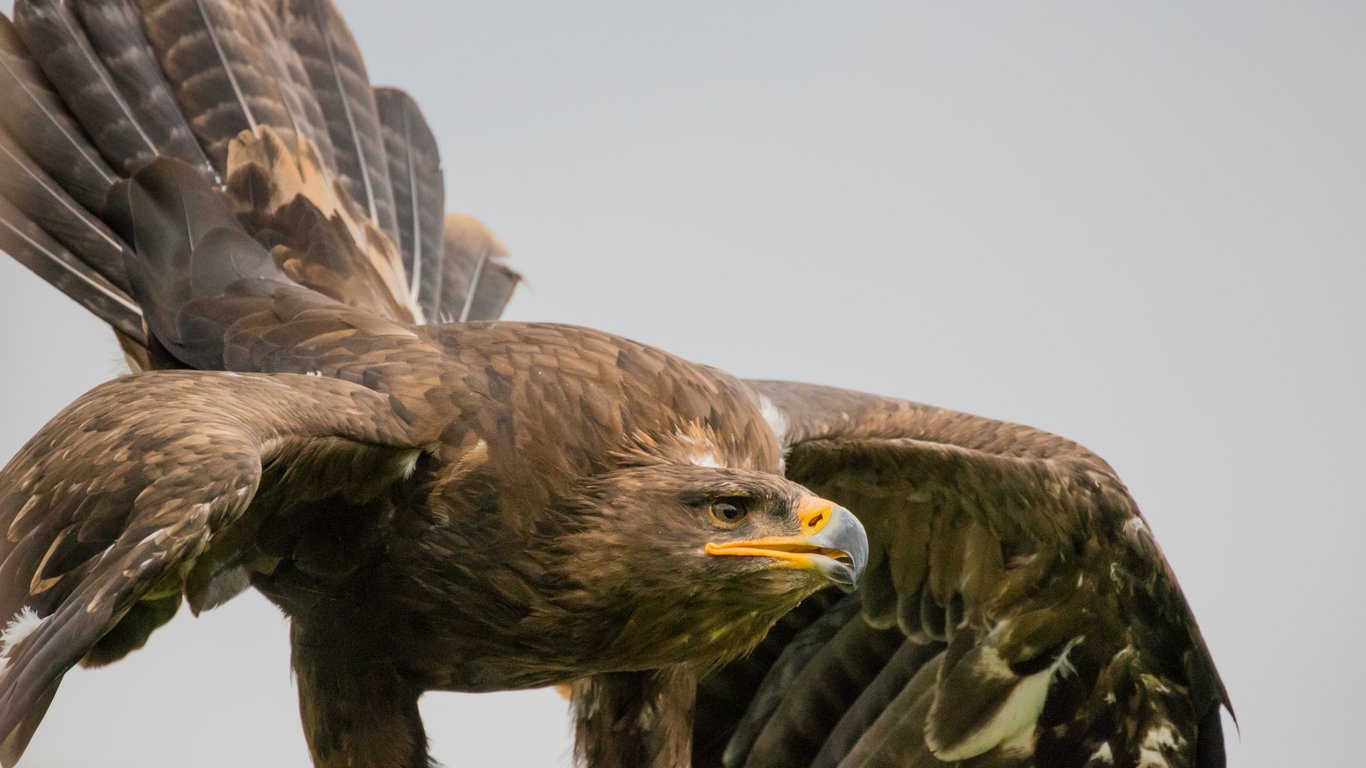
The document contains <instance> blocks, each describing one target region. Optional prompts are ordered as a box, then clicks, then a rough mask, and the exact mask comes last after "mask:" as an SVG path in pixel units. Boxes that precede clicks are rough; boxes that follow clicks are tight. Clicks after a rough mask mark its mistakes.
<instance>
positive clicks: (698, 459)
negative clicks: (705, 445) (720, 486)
mask: <svg viewBox="0 0 1366 768" xmlns="http://www.w3.org/2000/svg"><path fill="white" fill-rule="evenodd" d="M688 460H689V461H691V462H692V463H693V464H696V465H697V466H699V467H719V466H722V464H721V462H720V461H719V460H718V459H717V458H716V454H714V453H711V452H710V451H708V452H707V453H697V454H693V455H692V456H690V457H688Z"/></svg>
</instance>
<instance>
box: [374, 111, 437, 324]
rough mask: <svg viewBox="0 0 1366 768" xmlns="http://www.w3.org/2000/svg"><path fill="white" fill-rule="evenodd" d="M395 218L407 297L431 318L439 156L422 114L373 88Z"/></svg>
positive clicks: (433, 312) (434, 295)
mask: <svg viewBox="0 0 1366 768" xmlns="http://www.w3.org/2000/svg"><path fill="white" fill-rule="evenodd" d="M375 103H376V104H377V105H378V107H379V119H380V123H381V124H382V126H383V129H384V148H385V151H386V152H387V153H388V155H389V177H390V179H391V181H392V182H393V189H394V205H395V208H396V213H397V218H398V234H399V243H398V244H399V249H400V251H401V252H402V253H403V268H404V269H405V270H406V271H407V273H408V282H409V289H410V295H411V296H412V298H413V299H414V300H415V301H417V303H418V305H419V306H421V307H422V312H423V314H425V315H426V316H427V317H436V316H437V313H438V310H439V307H438V306H437V300H438V298H439V295H440V288H441V261H442V242H441V239H442V238H441V229H442V226H443V224H442V216H443V215H444V210H443V208H444V206H445V200H446V182H445V175H444V174H443V173H442V170H441V154H440V151H439V150H438V149H437V146H436V137H435V136H433V135H432V131H431V128H429V127H427V121H426V120H424V119H423V118H422V111H421V110H419V109H418V107H417V104H416V103H415V102H414V101H413V99H412V97H411V96H409V95H408V94H406V93H404V92H403V91H400V90H398V89H396V88H376V89H375Z"/></svg>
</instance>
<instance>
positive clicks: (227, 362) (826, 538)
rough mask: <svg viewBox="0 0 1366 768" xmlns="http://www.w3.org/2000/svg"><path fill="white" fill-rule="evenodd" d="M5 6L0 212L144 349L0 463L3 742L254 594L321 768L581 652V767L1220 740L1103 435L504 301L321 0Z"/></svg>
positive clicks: (404, 745) (51, 1) (1053, 759)
mask: <svg viewBox="0 0 1366 768" xmlns="http://www.w3.org/2000/svg"><path fill="white" fill-rule="evenodd" d="M15 20H16V28H13V29H12V28H11V27H10V26H9V25H8V24H7V23H6V24H4V25H0V65H2V66H0V76H2V77H4V78H5V83H6V85H5V88H4V90H3V91H0V100H2V101H3V104H0V106H2V107H3V109H0V122H2V123H3V128H4V142H3V144H0V150H3V151H2V152H0V162H3V163H6V164H7V165H5V166H4V169H5V170H7V171H9V172H8V173H6V174H3V186H0V196H3V204H2V205H0V246H2V247H4V248H5V249H6V250H7V251H8V252H10V253H11V254H12V255H14V256H15V257H16V258H18V259H20V260H21V261H22V262H23V263H25V264H26V265H28V266H30V267H31V268H32V269H34V271H35V272H37V273H38V274H39V275H40V276H42V277H44V278H45V279H47V280H48V281H49V282H52V283H53V284H54V285H57V287H59V288H60V289H62V290H63V291H64V292H66V293H67V294H68V295H70V296H72V297H73V298H74V299H76V300H77V301H80V302H81V303H82V304H83V305H84V306H86V307H87V308H89V309H91V311H93V312H95V313H96V314H98V315H99V316H100V317H102V318H104V319H105V320H106V321H108V322H109V323H110V324H111V326H113V327H114V328H115V329H116V330H117V331H118V333H119V335H120V341H121V342H122V344H123V346H124V349H125V351H126V352H127V353H128V356H129V359H130V361H131V363H132V364H133V366H134V368H135V369H137V370H139V371H140V372H139V373H136V374H134V375H132V376H128V377H124V378H121V379H117V380H115V381H113V382H110V383H108V384H105V385H103V386H101V387H99V388H97V389H95V390H93V391H92V392H90V393H88V394H87V395H85V396H83V397H82V398H80V399H79V400H78V401H77V402H76V403H74V404H72V405H71V406H70V407H69V408H67V409H66V410H65V411H63V412H62V413H61V414H59V415H58V416H57V417H56V418H54V419H53V420H52V422H50V423H49V424H48V425H47V426H46V427H44V428H43V430H42V431H40V432H39V434H38V435H37V436H35V437H34V438H33V440H31V441H30V442H29V443H28V444H27V445H26V446H25V447H24V448H23V449H22V450H21V451H20V452H19V454H18V455H17V456H15V457H14V459H13V460H12V461H11V462H10V463H9V464H8V465H7V466H6V467H5V468H4V470H3V471H0V524H2V525H3V530H4V531H5V532H6V535H5V537H4V539H3V540H2V541H0V555H2V556H3V560H0V616H3V617H14V618H13V620H12V621H11V623H10V625H9V627H8V629H7V631H6V633H5V637H4V645H3V648H0V656H2V657H3V661H4V663H5V666H4V667H3V669H2V670H0V736H3V737H4V740H3V749H0V757H3V758H4V761H5V762H6V764H12V763H13V762H14V761H15V760H17V759H18V757H19V756H20V755H21V754H22V752H23V748H24V746H25V745H26V744H27V742H28V739H29V737H30V736H31V735H32V733H33V730H34V729H35V728H36V727H37V725H38V723H39V721H40V720H41V718H42V715H43V713H44V711H45V710H46V707H47V704H48V702H49V701H50V700H51V697H52V696H53V694H54V693H55V691H56V688H57V685H58V683H59V682H60V680H61V677H62V675H63V674H64V673H65V672H66V671H67V670H68V669H70V668H71V666H72V665H74V664H76V663H86V664H103V663H109V662H112V661H116V660H117V659H119V658H121V657H122V656H123V655H125V654H127V653H128V652H130V651H132V650H133V649H136V648H138V647H140V646H141V645H142V644H143V643H144V642H145V641H146V639H147V637H148V635H149V634H150V633H151V632H152V631H153V630H155V629H156V628H157V627H158V626H160V625H161V624H163V623H164V622H165V621H167V620H168V619H169V618H170V617H171V616H172V615H173V614H174V613H175V611H176V609H177V608H178V606H179V604H180V602H181V600H182V598H183V599H184V600H185V601H186V602H188V603H189V605H190V607H191V608H192V610H195V611H200V610H205V609H208V608H212V607H213V606H215V605H217V604H219V603H221V602H222V601H224V600H227V599H229V598H231V597H232V596H233V595H234V594H236V593H237V592H239V591H241V590H242V589H245V588H246V587H248V586H252V587H255V588H256V589H258V590H260V591H261V592H263V593H264V594H266V595H267V596H268V597H269V598H270V599H271V600H273V601H274V602H275V603H276V604H278V605H279V606H280V607H281V608H282V609H284V611H285V612H286V614H287V615H288V616H289V618H290V621H291V626H292V642H293V664H294V668H295V672H296V675H297V677H298V681H299V691H300V699H301V711H302V716H303V720H304V726H305V732H306V735H307V738H308V741H309V746H310V749H311V751H312V754H313V758H314V761H315V763H316V764H317V765H320V766H341V765H348V766H375V767H376V768H380V767H393V766H420V765H426V764H427V757H426V746H425V737H424V735H423V729H422V724H421V722H420V720H419V718H418V714H417V708H416V702H417V698H418V696H419V695H420V694H421V693H422V692H423V691H426V690H465V691H485V690H495V689H507V688H524V687H532V686H542V685H550V684H566V683H572V685H573V698H574V706H575V711H576V716H577V721H578V730H577V733H578V745H579V752H580V755H581V756H582V758H583V759H584V760H585V761H586V762H588V763H589V764H592V765H605V766H611V765H657V766H676V765H686V764H689V763H691V764H695V765H727V766H738V765H746V766H764V765H774V766H789V765H801V764H811V765H824V766H837V765H839V766H855V765H915V766H932V765H940V764H945V763H948V764H953V763H961V764H963V765H969V766H988V765H990V766H998V765H1000V766H1017V765H1087V764H1093V765H1112V764H1113V765H1170V766H1184V765H1199V766H1210V765H1217V764H1220V763H1221V762H1222V736H1221V734H1220V730H1219V727H1220V726H1219V710H1220V707H1221V706H1226V705H1227V696H1226V695H1225V693H1224V691H1223V688H1222V686H1221V684H1220V682H1219V679H1218V676H1217V673H1216V672H1215V671H1214V667H1213V664H1212V662H1211V660H1210V658H1209V654H1208V652H1207V651H1206V649H1205V647H1204V643H1203V641H1202V639H1201V637H1200V634H1199V630H1198V629H1197V628H1196V625H1195V623H1194V620H1193V619H1192V618H1191V616H1190V614H1189V610H1188V608H1187V607H1186V604H1185V601H1184V598H1183V597H1182V595H1181V593H1180V590H1179V588H1178V587H1177V585H1176V582H1175V580H1174V577H1173V576H1172V575H1171V572H1170V569H1169V568H1168V567H1167V565H1166V563H1165V561H1164V560H1163V559H1162V555H1161V552H1160V550H1159V549H1158V548H1157V545H1156V543H1155V542H1154V541H1153V539H1152V537H1151V535H1150V534H1149V533H1148V531H1147V528H1146V526H1145V525H1144V524H1143V520H1142V517H1141V515H1139V513H1138V510H1137V509H1136V507H1135V506H1134V504H1133V501H1132V500H1131V498H1130V497H1129V495H1128V493H1127V491H1126V490H1125V488H1124V486H1123V484H1122V483H1121V482H1120V481H1119V480H1118V478H1117V477H1116V476H1115V474H1114V472H1113V470H1112V469H1111V468H1110V467H1109V466H1108V465H1107V464H1106V463H1105V462H1104V461H1102V460H1101V459H1100V458H1098V457H1096V456H1095V455H1093V454H1091V453H1090V452H1088V451H1086V450H1085V449H1084V448H1081V447H1080V446H1078V445H1076V444H1074V443H1072V442H1070V441H1067V440H1065V439H1062V438H1059V437H1056V436H1053V435H1049V434H1046V433H1043V432H1039V431H1037V430H1033V429H1030V428H1027V427H1022V426H1018V425H1013V424H1006V423H1002V422H995V421H991V420H987V419H982V418H979V417H976V416H970V415H967V414H961V413H954V412H949V411H944V410H940V409H936V408H931V407H928V406H923V405H917V404H913V403H908V402H905V401H900V400H892V399H886V398H878V397H873V396H868V395H861V394H857V393H851V392H844V391H840V390H833V389H829V388H823V387H816V386H810V385H798V384H784V383H777V382H762V381H742V380H739V379H736V378H734V377H732V376H730V375H728V374H726V373H724V372H721V371H718V370H716V369H713V368H709V367H705V366H701V365H697V364H693V363H690V362H688V361H685V360H682V359H679V358H677V357H675V356H672V355H670V354H668V353H666V352H663V351H661V350H658V349H654V348H651V347H648V346H645V345H642V344H638V343H635V342H631V341H628V340H625V339H621V338H618V337H614V336H611V335H609V334H604V333H600V332H596V331H592V330H588V329H582V328H574V327H568V326H559V325H549V324H518V323H500V322H487V321H494V320H496V319H497V317H498V315H499V314H500V313H501V310H502V307H503V306H504V304H505V303H506V301H507V299H508V297H509V296H510V295H511V292H512V290H513V288H514V287H515V285H516V283H517V280H518V277H517V275H516V273H515V272H512V271H511V270H510V269H509V268H508V267H507V266H506V264H505V261H506V249H505V248H504V247H503V245H502V243H501V242H500V241H499V240H498V239H497V237H496V236H494V235H493V234H492V233H491V232H489V231H488V230H487V229H486V228H485V227H483V225H482V224H479V223H478V222H477V221H475V220H473V219H470V218H469V217H465V216H459V215H449V216H444V217H443V214H442V207H443V205H444V203H443V192H442V179H441V176H440V172H439V167H440V166H439V158H438V157H437V153H436V145H435V142H434V140H433V139H432V136H431V133H430V131H429V130H428V128H427V126H426V124H425V122H424V121H423V119H422V116H421V113H420V112H419V111H418V109H417V106H416V105H415V104H414V103H413V102H412V100H411V99H409V98H408V97H407V96H406V95H404V94H403V93H402V92H399V91H394V90H391V89H383V90H380V91H373V90H372V89H371V88H370V86H369V83H368V81H367V80H366V76H365V69H364V65H363V63H362V61H361V59H360V55H359V52H358V51H357V50H356V48H355V45H354V42H353V41H352V40H351V38H350V35H349V33H348V32H347V31H346V29H345V25H344V23H343V22H342V21H341V20H340V18H339V17H338V16H337V15H336V12H335V10H334V9H333V8H332V7H331V5H330V4H329V3H327V2H326V1H325V0H279V1H278V2H277V1H275V0H244V1H243V2H227V1H226V0H139V2H138V3H137V4H136V5H134V4H133V3H132V2H131V0H128V1H125V0H116V2H113V3H94V2H73V3H59V2H56V1H55V0H41V1H36V2H21V3H19V4H18V8H17V9H16V14H15ZM30 51H38V52H39V54H38V55H36V56H35V55H33V54H32V53H30ZM424 320H430V321H437V320H445V321H453V322H446V323H444V324H424V323H423V321H424ZM177 369H179V370H177ZM821 497H824V498H828V499H832V500H834V502H837V504H836V503H832V502H829V501H825V500H824V499H823V498H821ZM840 505H843V506H840ZM844 507H848V508H849V509H851V510H853V512H854V514H850V512H849V511H847V510H846V509H844ZM856 516H857V517H856ZM860 520H861V521H862V523H860V522H859V521H860ZM865 526H866V530H867V534H866V538H865V534H864V528H865ZM865 565H866V571H865ZM860 574H862V579H861V580H859V581H858V584H857V590H855V591H853V593H852V594H849V595H847V596H839V595H838V594H837V593H835V592H833V591H831V590H822V588H823V587H827V586H830V585H832V584H833V585H835V586H839V587H843V588H845V589H847V590H852V589H853V588H854V586H855V584H854V582H855V580H857V579H858V577H859V575H860ZM770 628H771V631H770ZM751 651H752V653H751Z"/></svg>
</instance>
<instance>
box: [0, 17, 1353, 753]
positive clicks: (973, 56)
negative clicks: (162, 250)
mask: <svg viewBox="0 0 1366 768" xmlns="http://www.w3.org/2000/svg"><path fill="white" fill-rule="evenodd" d="M570 5H571V4H549V3H536V4H533V3H526V2H508V1H507V0H500V1H499V2H486V3H480V4H472V3H464V2H459V3H439V4H438V3H431V2H416V1H415V0H404V1H399V0H386V1H385V2H382V3H379V2H362V1H361V0H349V1H347V2H342V3H341V6H342V8H343V12H344V13H345V14H346V15H347V17H348V18H349V19H350V21H351V24H352V27H353V29H354V30H355V33H356V35H357V37H358V38H359V40H360V42H361V45H362V49H363V50H364V52H365V54H366V57H367V60H368V64H369V67H370V73H371V76H372V79H373V80H374V81H375V82H376V83H380V84H392V85H399V86H402V87H404V88H406V89H408V90H409V91H410V92H411V93H412V94H413V95H414V96H415V97H416V98H417V100H418V102H419V103H420V104H421V105H422V107H423V109H424V110H425V112H426V115H427V117H428V120H429V122H430V123H431V124H432V126H433V128H434V129H435V131H436V133H437V136H438V138H439V140H440V143H441V149H442V152H443V156H444V163H445V168H446V174H447V189H448V190H449V195H450V198H449V202H450V206H451V207H452V208H453V209H458V210H465V211H469V212H472V213H474V214H476V215H478V216H480V217H481V218H483V219H484V220H485V221H487V222H488V223H489V224H490V226H492V227H493V228H494V229H495V230H496V231H497V232H499V233H500V234H501V235H502V236H503V238H504V239H505V240H506V242H507V243H508V245H509V247H510V249H511V250H512V252H513V254H514V257H515V259H516V265H517V266H518V267H519V268H520V269H521V270H523V271H524V272H525V274H526V276H527V278H528V283H529V287H528V289H527V290H523V291H521V292H520V293H519V294H518V296H517V298H516V299H515V300H514V302H513V305H512V306H511V307H510V309H509V312H508V316H509V317H510V318H512V319H517V320H553V321H562V322H574V323H580V324H584V325H589V326H594V327H598V328H603V329H605V330H609V331H613V332H616V333H620V334H623V335H626V336H630V337H633V338H636V339H640V340H643V341H646V342H650V343H653V344H656V345H659V346H662V347H664V348H665V349H668V350H670V351H673V352H675V353H677V354H681V355H683V356H685V357H688V358H691V359H694V360H698V361H702V362H706V363H711V364H714V365H718V366H720V367H722V368H725V369H728V370H730V371H732V372H734V373H737V374H741V375H746V376H765V377H778V378H791V379H801V380H807V381H814V382H821V383H828V384H838V385H843V386H847V387H853V388H857V389H862V390H869V391H874V392H879V393H885V394H893V395H900V396H905V397H909V398H911V399H916V400H921V401H925V402H930V403H934V404H937V405H944V406H949V407H953V408H958V409H962V410H968V411H973V412H976V413H981V414H984V415H988V416H993V417H998V418H1004V419H1010V420H1014V421H1021V422H1025V423H1029V424H1033V425H1035V426H1039V427H1043V428H1045V429H1049V430H1051V431H1055V432H1059V433H1062V434H1064V435H1067V436H1069V437H1072V438H1075V439H1077V440H1080V441H1081V442H1083V443H1085V444H1086V445H1087V446H1089V447H1090V448H1092V449H1094V450H1096V451H1098V452H1099V453H1101V454H1102V455H1103V456H1105V457H1106V458H1108V459H1109V460H1110V462H1111V463H1112V464H1113V465H1114V466H1115V467H1116V468H1117V469H1118V470H1119V472H1120V475H1121V476H1122V477H1123V478H1125V480H1126V482H1127V483H1128V484H1129V487H1130V489H1131V490H1132V492H1133V494H1134V495H1135V497H1136V498H1137V500H1138V502H1139V504H1140V506H1141V507H1142V508H1143V510H1144V512H1145V514H1146V515H1147V516H1148V518H1149V521H1150V523H1151V527H1152V529H1153V531H1154V532H1155V534H1156V535H1157V538H1158V540H1159V541H1160V542H1161V543H1162V545H1163V547H1164V549H1165V550H1166V553H1167V556H1168V559H1169V560H1170V561H1171V562H1172V564H1173V566H1174V567H1175V569H1176V572H1177V574H1178V575H1179V577H1180V579H1181V583H1182V585H1183V586H1184V588H1185V590H1186V594H1187V595H1188V597H1189V598H1190V602H1191V604H1192V605H1193V606H1194V609H1195V614H1196V616H1197V617H1198V619H1199V620H1200V624H1201V626H1202V627H1203V628H1204V631H1205V636H1206V638H1207V639H1208V640H1209V644H1210V647H1211V649H1212V650H1213V653H1214V657H1215V659H1216V661H1217V663H1218V665H1219V668H1220V670H1221V671H1222V673H1223V676H1224V679H1225V681H1226V682H1227V684H1228V688H1229V691H1230V693H1231V694H1232V696H1233V700H1234V703H1235V705H1236V707H1237V709H1238V713H1239V717H1240V722H1241V726H1242V738H1241V742H1239V740H1238V737H1237V736H1236V735H1233V736H1231V742H1232V743H1231V744H1230V750H1231V752H1232V763H1231V764H1232V765H1235V766H1282V765H1347V764H1354V763H1356V762H1359V760H1360V755H1361V754H1362V753H1363V751H1366V729H1363V728H1362V724H1361V714H1362V705H1361V693H1360V691H1361V686H1362V684H1363V683H1366V654H1363V653H1362V651H1361V644H1362V641H1363V637H1366V631H1364V630H1366V589H1364V588H1363V583H1366V565H1364V564H1363V560H1362V557H1361V554H1360V551H1361V549H1360V548H1361V545H1362V541H1363V534H1366V515H1363V512H1366V503H1364V502H1363V500H1362V494H1361V491H1360V489H1359V488H1358V487H1357V486H1356V482H1357V481H1358V479H1359V478H1360V477H1361V475H1362V471H1363V470H1362V464H1363V460H1366V451H1364V450H1363V447H1362V440H1361V435H1362V434H1363V429H1364V428H1366V406H1363V399H1362V392H1363V384H1364V383H1366V382H1363V370H1362V363H1363V360H1362V358H1363V349H1366V344H1364V342H1366V330H1364V329H1366V311H1364V310H1363V305H1362V291H1363V286H1366V258H1364V257H1366V216H1364V215H1363V214H1364V213H1366V139H1363V137H1366V108H1364V107H1366V105H1364V104H1363V101H1364V100H1366V91H1363V89H1362V87H1361V83H1362V78H1363V75H1366V46H1363V45H1362V34H1363V31H1366V4H1362V3H1359V2H1338V3H1328V2H1317V3H1311V2H1299V3H1280V4H1273V3H1265V2H1239V3H1200V4H1193V3H1178V2H1143V3H1138V2H1133V3H1124V4H1120V3H1103V4H1101V3H1081V2H1077V3H1030V4H1028V6H1029V7H1028V9H1026V8H1025V5H1026V4H1021V3H1013V4H998V5H999V7H996V8H992V9H990V10H988V9H986V8H984V7H983V6H982V5H981V4H971V6H970V5H969V4H964V3H908V2H888V3H840V4H835V3H813V2H801V3H798V2H765V3H759V2H750V3H743V4H741V3H733V2H726V3H720V2H704V3H687V4H683V3H662V2H654V3H632V4H629V5H628V4H625V3H604V2H577V3H573V4H572V6H573V8H572V9H571V8H570V7H569V6H570ZM0 354H2V355H3V357H2V359H4V360H5V361H7V365H8V369H7V371H6V374H5V375H4V376H2V377H0V460H3V459H5V458H7V457H9V456H11V455H12V454H13V453H14V452H15V451H16V450H17V449H18V448H19V446H20V445H21V444H22V443H23V441H24V440H26V439H27V438H28V437H29V436H30V435H31V434H32V433H33V432H35V431H36V430H37V429H38V428H39V427H40V426H41V425H42V424H43V423H44V422H45V421H46V420H47V419H48V418H50V417H51V416H52V415H53V414H55V413H56V412H57V410H58V409H59V408H61V407H62V406H63V405H65V404H66V403H67V402H69V401H70V400H71V399H73V398H75V397H76V396H78V395H79V394H80V393H81V392H83V391H85V390H87V389H89V388H90V387H92V386H94V385H95V384H96V383H98V382H100V381H102V380H105V379H107V378H109V377H111V376H113V375H114V374H115V373H116V372H117V371H118V370H119V365H118V355H117V353H116V347H115V345H114V344H113V342H112V340H111V336H110V334H109V333H108V332H107V331H106V330H105V329H104V328H102V327H101V326H100V324H99V323H97V322H95V321H94V320H93V319H92V318H90V317H88V316H86V315H85V314H83V313H82V312H81V311H79V310H78V309H77V308H76V307H75V306H74V305H73V304H71V303H70V302H68V301H66V300H65V299H63V298H62V297H61V296H60V295H58V294H57V293H56V292H55V291H54V290H52V289H50V288H48V287H47V286H46V285H44V284H43V283H42V282H41V281H39V280H38V279H37V278H35V277H33V276H31V275H29V274H28V273H27V272H24V271H23V270H22V269H21V268H19V267H18V266H16V265H15V264H14V263H13V262H10V261H8V260H5V259H0ZM855 511H857V510H855ZM423 711H424V713H425V715H426V722H427V727H428V731H429V733H430V734H431V736H432V739H433V742H434V750H435V754H436V756H437V757H438V758H439V759H441V760H442V761H444V762H445V763H446V764H448V765H450V766H453V767H454V766H459V765H481V766H522V765H551V766H553V765H563V764H565V763H566V762H567V759H568V758H567V754H568V749H569V737H568V726H567V720H566V718H565V705H564V703H563V702H562V701H561V700H560V699H559V698H558V697H557V696H556V695H555V694H552V693H548V692H532V693H523V694H506V695H505V694H499V695H483V696H468V695H457V694H431V695H429V696H427V697H426V698H425V699H424V701H423ZM306 762H307V757H306V750H305V748H304V743H303V739H302V735H301V731H300V727H299V724H298V716H297V710H296V703H295V698H294V693H293V690H292V686H291V681H290V675H289V669H288V643H287V639H286V626H285V624H284V622H283V620H282V619H281V618H280V615H279V613H278V612H277V611H275V609H273V608H272V607H270V606H269V605H268V604H267V603H266V602H265V601H264V600H263V599H261V598H259V597H257V596H255V595H254V594H252V595H247V596H244V597H242V598H239V599H238V600H236V601H234V602H232V603H230V604H229V605H227V606H225V607H223V608H220V609H218V610H215V611H213V612H211V613H209V614H206V615H205V616H203V617H201V618H199V619H198V620H194V619H190V618H188V616H181V617H179V618H177V620H176V621H174V622H173V623H172V624H171V625H170V626H169V627H167V628H166V629H164V630H162V631H161V632H159V633H158V634H157V635H155V636H154V637H153V638H152V641H151V642H150V644H149V645H148V647H147V648H146V649H144V650H143V651H140V652H137V653H135V654H133V655H132V656H131V657H129V658H128V659H126V660H125V661H122V662H120V663H118V664H117V665H115V666H113V667H111V668H108V669H104V670H98V671H93V672H89V671H77V672H74V673H72V674H71V675H69V676H68V678H67V681H66V683H65V684H64V685H63V687H62V690H61V692H60V694H59V695H58V697H57V700H56V703H55V704H54V706H53V707H52V710H51V712H50V713H49V715H48V718H47V721H46V722H45V723H44V725H43V727H42V728H41V729H40V730H39V731H38V734H37V736H36V738H35V740H34V742H33V746H32V748H31V749H30V752H29V756H28V758H27V760H26V762H25V765H31V766H40V767H46V768H78V767H81V768H83V767H84V766H91V765H101V766H130V767H131V766H139V768H160V767H161V766H182V765H191V764H192V765H195V766H198V767H205V768H208V767H217V766H223V767H227V766H241V765H257V766H302V765H305V764H306Z"/></svg>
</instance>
